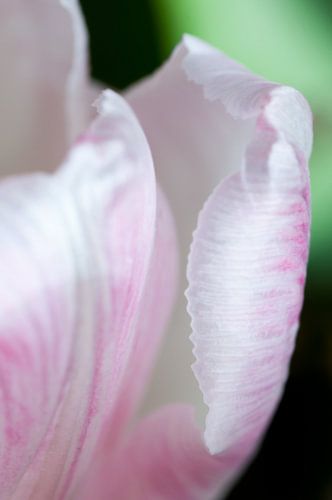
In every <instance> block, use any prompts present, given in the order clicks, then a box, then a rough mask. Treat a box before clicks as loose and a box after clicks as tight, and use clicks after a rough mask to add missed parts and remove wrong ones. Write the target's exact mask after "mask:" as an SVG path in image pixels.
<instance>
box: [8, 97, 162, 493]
mask: <svg viewBox="0 0 332 500" xmlns="http://www.w3.org/2000/svg"><path fill="white" fill-rule="evenodd" d="M98 108H99V117H98V118H97V119H96V120H95V121H94V122H93V124H92V125H91V127H90V128H89V129H88V131H87V132H86V133H85V134H84V135H83V136H81V138H80V139H79V141H78V142H77V144H76V145H75V146H74V147H73V149H72V150H71V152H70V154H69V156H68V157H67V159H66V161H65V163H64V165H63V166H62V167H61V169H60V170H59V171H58V172H57V173H56V174H54V175H46V174H45V175H41V174H38V175H37V174H36V175H33V176H28V177H25V178H20V177H18V178H13V179H8V180H7V181H3V183H1V184H0V190H1V207H0V214H1V215H0V216H1V238H2V239H3V242H2V244H1V259H0V261H1V264H0V265H1V276H2V281H1V298H2V300H1V303H2V309H1V326H0V355H1V359H2V362H1V367H0V380H1V386H0V387H1V398H2V401H1V405H2V408H3V412H2V425H1V433H2V435H1V442H2V443H3V446H2V451H1V455H0V460H1V467H0V471H1V472H0V482H1V483H0V484H1V495H2V496H1V498H4V499H6V498H15V499H22V500H23V499H24V500H26V499H28V498H29V499H30V498H31V499H32V498H33V499H37V500H38V499H41V500H44V499H45V498H64V497H69V496H70V494H71V493H70V492H71V489H72V487H74V485H75V483H76V481H77V479H78V478H79V477H80V476H81V474H82V473H83V471H84V470H85V469H86V467H87V465H88V464H89V462H90V460H91V457H92V456H93V455H94V453H95V451H96V446H97V444H98V440H99V438H100V436H101V434H102V433H103V431H104V427H105V426H108V424H110V422H111V421H112V415H113V413H114V412H115V410H116V408H117V403H118V400H119V394H121V388H122V387H123V385H124V380H125V375H126V372H127V366H128V362H129V360H130V359H131V354H132V351H133V350H134V348H135V343H137V340H136V333H137V320H138V318H139V315H140V314H141V313H140V310H141V309H140V305H141V302H142V300H143V297H144V287H145V281H146V277H147V273H148V269H149V268H150V259H151V255H152V250H153V244H154V238H155V219H156V186H155V178H154V171H153V164H152V159H151V154H150V150H149V147H148V145H147V143H146V140H145V137H144V134H143V132H142V130H141V129H140V127H139V124H138V122H137V120H136V119H135V117H134V115H133V113H132V112H131V110H130V108H129V107H128V105H127V104H126V103H125V102H124V101H123V99H122V98H120V97H119V96H117V95H116V94H114V93H113V92H111V91H108V92H106V93H104V94H103V96H102V98H101V99H100V100H99V104H98ZM142 362H144V360H143V361H142ZM138 375H139V374H137V376H138ZM136 383H138V382H137V381H136ZM118 430H121V429H120V428H118Z"/></svg>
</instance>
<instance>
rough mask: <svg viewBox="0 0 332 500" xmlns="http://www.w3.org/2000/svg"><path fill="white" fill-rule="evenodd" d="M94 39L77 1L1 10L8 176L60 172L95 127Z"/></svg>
mask: <svg viewBox="0 0 332 500" xmlns="http://www.w3.org/2000/svg"><path fill="white" fill-rule="evenodd" d="M86 44H87V40H86V32H85V26H84V23H83V20H82V17H81V13H80V9H79V5H78V3H77V1H76V0H33V1H32V2H26V1H24V0H4V1H2V2H1V5H0V58H1V63H2V78H1V84H0V107H1V131H2V134H1V159H0V162H1V166H0V175H2V176H4V175H10V174H17V173H23V172H30V171H36V170H52V169H55V167H56V166H57V165H59V163H60V161H62V160H63V158H64V156H65V153H66V150H67V147H68V144H70V143H71V142H72V140H73V139H74V138H76V137H77V135H78V133H79V132H81V131H82V130H84V129H85V128H86V126H87V119H88V116H89V114H91V113H90V110H89V108H90V105H91V101H90V102H89V95H88V92H89V90H88V87H87V74H86V72H87V48H86Z"/></svg>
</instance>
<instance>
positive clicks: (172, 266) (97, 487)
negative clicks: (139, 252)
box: [74, 192, 177, 500]
mask: <svg viewBox="0 0 332 500" xmlns="http://www.w3.org/2000/svg"><path fill="white" fill-rule="evenodd" d="M176 248H177V247H176V241H175V240H174V227H173V220H172V218H171V217H170V213H169V210H168V207H167V203H166V200H165V199H164V197H163V195H162V193H161V192H159V193H158V205H157V231H156V236H155V245H154V254H153V257H152V259H151V265H150V269H149V274H148V276H147V280H146V288H145V291H144V296H143V300H142V303H141V311H140V315H139V318H138V321H137V331H136V337H135V339H134V348H133V350H132V353H131V356H130V359H129V361H128V363H127V366H126V373H125V376H124V379H123V383H122V386H121V392H120V391H119V396H118V400H117V403H116V408H115V412H114V413H113V414H112V418H111V419H110V420H109V421H108V425H107V427H106V429H105V432H104V434H103V435H102V436H101V440H100V442H101V446H99V447H98V452H97V454H96V455H95V456H94V459H93V461H92V464H91V466H90V467H89V471H88V474H87V475H86V477H85V480H84V481H83V482H81V484H79V485H78V490H77V491H76V492H75V495H74V497H75V498H79V499H80V500H83V499H86V500H90V499H91V498H98V500H101V499H102V498H105V499H106V498H107V499H109V498H118V497H117V495H115V496H112V495H111V494H110V490H109V488H110V483H112V482H113V481H115V482H117V480H116V477H117V473H118V472H117V471H118V466H120V467H121V468H122V467H123V468H124V469H125V470H126V471H127V470H128V469H127V465H128V460H127V458H128V457H127V456H126V454H124V455H123V447H124V443H125V442H126V438H127V434H128V425H126V424H128V423H129V422H130V417H132V416H133V415H134V412H135V410H136V409H137V405H138V403H139V402H140V399H141V397H142V393H144V391H145V390H146V387H147V381H148V379H149V377H150V375H151V368H152V367H153V363H154V361H155V356H156V353H157V352H158V348H159V346H160V341H161V333H163V331H164V329H165V324H166V322H167V320H168V317H169V313H170V310H171V306H172V305H173V302H174V295H175V294H174V292H175V287H176V276H177V259H176V258H177V252H176ZM130 423H131V422H130ZM124 431H126V432H124ZM141 451H142V453H143V454H144V453H145V451H144V450H141ZM122 460H123V465H121V463H122ZM110 478H111V479H110ZM128 482H129V483H131V477H130V476H127V479H126V483H127V484H128ZM126 488H127V485H126V484H123V485H121V486H120V491H123V492H126V491H127V489H126ZM112 491H113V490H112Z"/></svg>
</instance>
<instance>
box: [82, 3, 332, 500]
mask: <svg viewBox="0 0 332 500" xmlns="http://www.w3.org/2000/svg"><path fill="white" fill-rule="evenodd" d="M244 1H246V0H244ZM81 4H82V7H83V10H84V14H85V16H86V21H87V24H88V29H89V32H90V48H91V63H92V65H91V69H92V75H93V76H94V78H96V79H98V80H100V81H103V82H104V83H106V84H107V85H109V86H110V87H112V88H116V89H122V88H124V87H126V86H127V85H129V84H131V83H133V82H134V81H135V80H137V79H139V78H141V77H143V76H144V75H146V74H148V73H150V72H151V71H153V70H154V69H155V68H156V67H158V66H159V65H160V63H161V62H162V61H161V59H162V58H161V48H160V47H161V45H160V39H159V37H158V26H157V23H156V20H155V18H154V15H153V12H152V10H151V6H150V4H149V2H147V1H143V0H139V1H137V0H136V1H135V0H122V2H115V1H114V2H113V1H111V0H82V1H81ZM321 8H322V9H325V11H326V15H330V16H331V21H332V4H331V3H330V2H323V1H322V7H321ZM331 55H332V54H331ZM331 231H332V224H331ZM313 281H314V280H311V276H310V270H309V279H308V285H307V290H306V299H305V306H304V310H303V315H302V325H301V331H300V333H299V337H298V344H297V349H296V353H295V356H294V358H293V363H292V367H291V375H290V378H289V381H288V384H287V388H286V392H285V396H284V398H283V400H282V403H281V405H280V407H279V410H278V412H277V414H276V416H275V418H274V420H273V423H272V425H271V427H270V429H269V431H268V433H267V435H266V438H265V440H264V443H263V446H262V448H261V450H260V452H259V453H258V455H257V458H256V460H255V461H254V462H253V463H252V465H251V466H250V467H249V469H248V471H247V472H246V474H245V475H244V477H243V478H242V479H241V480H240V481H239V483H238V484H237V485H236V487H235V489H234V490H233V492H231V494H230V495H229V497H228V500H242V499H246V500H247V499H248V498H253V499H255V500H332V458H331V455H332V433H331V426H332V390H331V389H332V387H331V383H332V340H331V330H332V301H331V298H330V297H332V293H331V291H330V290H324V291H322V290H320V289H319V288H317V287H315V286H314V285H313V284H312V282H313ZM330 281H332V280H330Z"/></svg>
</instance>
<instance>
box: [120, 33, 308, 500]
mask: <svg viewBox="0 0 332 500" xmlns="http://www.w3.org/2000/svg"><path fill="white" fill-rule="evenodd" d="M127 98H128V99H129V101H130V102H131V104H132V106H133V107H134V109H135V111H136V113H137V115H138V117H139V119H140V121H141V122H142V124H143V128H144V130H145V133H146V135H147V138H148V140H149V142H150V145H151V149H152V154H153V157H154V159H155V163H156V170H157V178H159V179H160V182H161V185H162V187H163V188H164V190H165V192H166V194H167V196H168V197H169V199H170V200H171V206H172V208H173V209H174V213H175V220H176V222H177V230H178V234H179V239H180V246H181V252H182V262H181V266H182V267H181V270H180V276H181V278H182V281H181V282H182V284H183V285H184V284H185V282H186V280H185V269H186V255H187V252H188V249H189V243H190V241H191V238H192V237H191V233H192V231H193V230H194V229H195V228H196V230H195V232H194V236H193V240H192V242H191V249H190V255H189V262H188V268H187V273H186V276H187V279H188V282H189V288H188V291H187V294H186V295H187V299H188V311H189V314H190V316H191V320H192V330H193V334H192V341H193V343H194V355H195V358H196V362H195V364H194V373H195V376H196V378H197V380H198V383H199V386H200V389H201V391H202V393H203V397H204V401H205V403H206V405H207V406H208V409H209V410H208V415H207V418H206V427H205V433H204V443H205V445H206V446H207V448H208V450H209V452H210V453H211V455H212V456H215V457H216V458H217V459H218V458H220V457H222V458H223V460H226V461H227V457H233V456H234V455H236V456H237V460H236V461H232V460H230V463H232V464H233V465H232V467H231V468H230V469H229V468H228V469H227V480H225V477H226V476H225V477H224V472H223V469H222V468H221V469H220V477H219V480H220V482H221V483H223V487H224V488H227V484H230V482H231V481H232V480H234V478H235V477H236V475H237V474H238V473H239V471H240V470H242V468H243V466H245V464H246V463H247V462H248V460H249V459H250V458H251V456H252V455H253V453H254V452H255V450H256V449H257V446H258V445H259V443H260V440H261V438H262V436H263V433H264V430H265V429H266V427H267V425H268V423H269V421H270V419H271V418H272V416H273V413H274V411H275V408H276V405H277V404H278V402H279V400H280V397H281V395H282V392H283V387H284V383H285V380H286V378H287V373H288V366H289V361H290V357H291V354H292V352H293V348H294V341H295V335H296V331H297V328H298V321H299V315H300V311H301V307H302V301H303V290H304V283H305V275H306V265H307V257H308V246H309V229H310V188H309V175H308V160H309V156H310V152H311V146H312V117H311V112H310V108H309V106H308V104H307V102H306V101H305V99H304V98H303V97H302V96H301V95H300V94H299V93H298V92H297V91H295V90H294V89H291V88H288V87H283V86H280V85H277V84H275V83H271V82H267V81H265V80H264V79H263V78H261V77H257V76H255V75H253V74H251V73H250V72H249V71H248V70H246V69H245V68H244V67H242V66H241V65H239V64H237V63H235V62H234V61H232V60H230V59H229V58H227V57H226V56H225V55H223V54H221V53H219V52H218V51H217V50H215V49H213V48H211V47H209V46H208V45H207V44H205V43H203V42H201V41H199V40H197V39H195V38H193V37H190V36H186V37H185V38H184V40H183V43H182V44H180V46H179V47H178V48H177V49H176V50H175V52H174V54H173V56H172V57H171V59H170V60H169V61H168V62H166V63H165V65H164V66H163V67H162V68H161V70H160V71H159V72H157V73H156V74H155V75H153V76H152V77H151V78H150V79H147V80H146V81H143V82H142V83H141V84H139V85H138V86H137V87H134V88H133V89H130V90H129V92H128V95H127ZM197 219H198V222H197ZM196 226H197V227H196ZM182 307H183V305H182V304H181V303H180V304H179V310H178V313H177V314H178V315H177V317H176V322H175V323H174V325H175V324H176V325H179V324H180V327H179V328H178V329H176V327H174V330H175V331H174V333H173V338H172V339H171V340H170V343H169V346H168V349H166V351H167V356H165V358H164V359H163V360H162V363H164V366H163V369H162V370H163V371H161V372H160V373H159V374H158V371H157V374H156V380H158V381H159V382H160V381H161V380H163V379H164V380H165V379H167V377H168V381H169V387H168V393H167V394H162V395H161V398H160V399H161V401H165V402H169V401H172V400H173V401H174V400H176V399H177V400H182V401H186V400H187V401H190V402H193V403H194V405H195V408H196V409H198V410H199V412H202V405H201V403H200V401H199V397H197V395H196V396H195V395H193V397H190V396H188V395H187V394H186V393H185V390H186V387H187V388H188V386H187V385H185V386H184V387H183V388H182V390H181V388H180V390H179V387H180V386H181V379H182V378H183V379H185V377H186V376H187V372H186V368H185V367H184V366H183V365H185V363H186V360H185V359H184V358H183V357H182V356H181V354H179V351H178V350H177V347H178V345H179V344H180V343H181V342H182V341H181V338H182V339H183V345H184V344H185V343H186V342H187V340H186V326H185V325H186V322H187V321H188V318H187V317H186V316H185V315H183V313H181V308H182ZM187 352H188V351H187ZM188 359H190V356H188ZM176 360H178V363H177V361H176ZM170 364H171V366H172V370H171V373H170V369H169V366H170ZM165 374H166V375H165ZM184 374H185V376H184ZM178 381H179V382H178ZM161 383H162V382H161ZM203 411H204V409H203ZM160 439H161V440H162V438H160ZM202 447H203V448H204V444H203V443H202ZM151 466H152V465H151ZM152 467H153V466H152ZM193 482H195V478H194V477H193ZM161 498H163V497H162V496H161ZM165 498H167V495H166V496H165ZM179 498H182V497H181V496H179ZM183 498H185V497H183ZM188 498H190V495H189V497H188ZM202 498H205V497H204V496H203V497H202ZM207 498H209V496H207Z"/></svg>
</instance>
